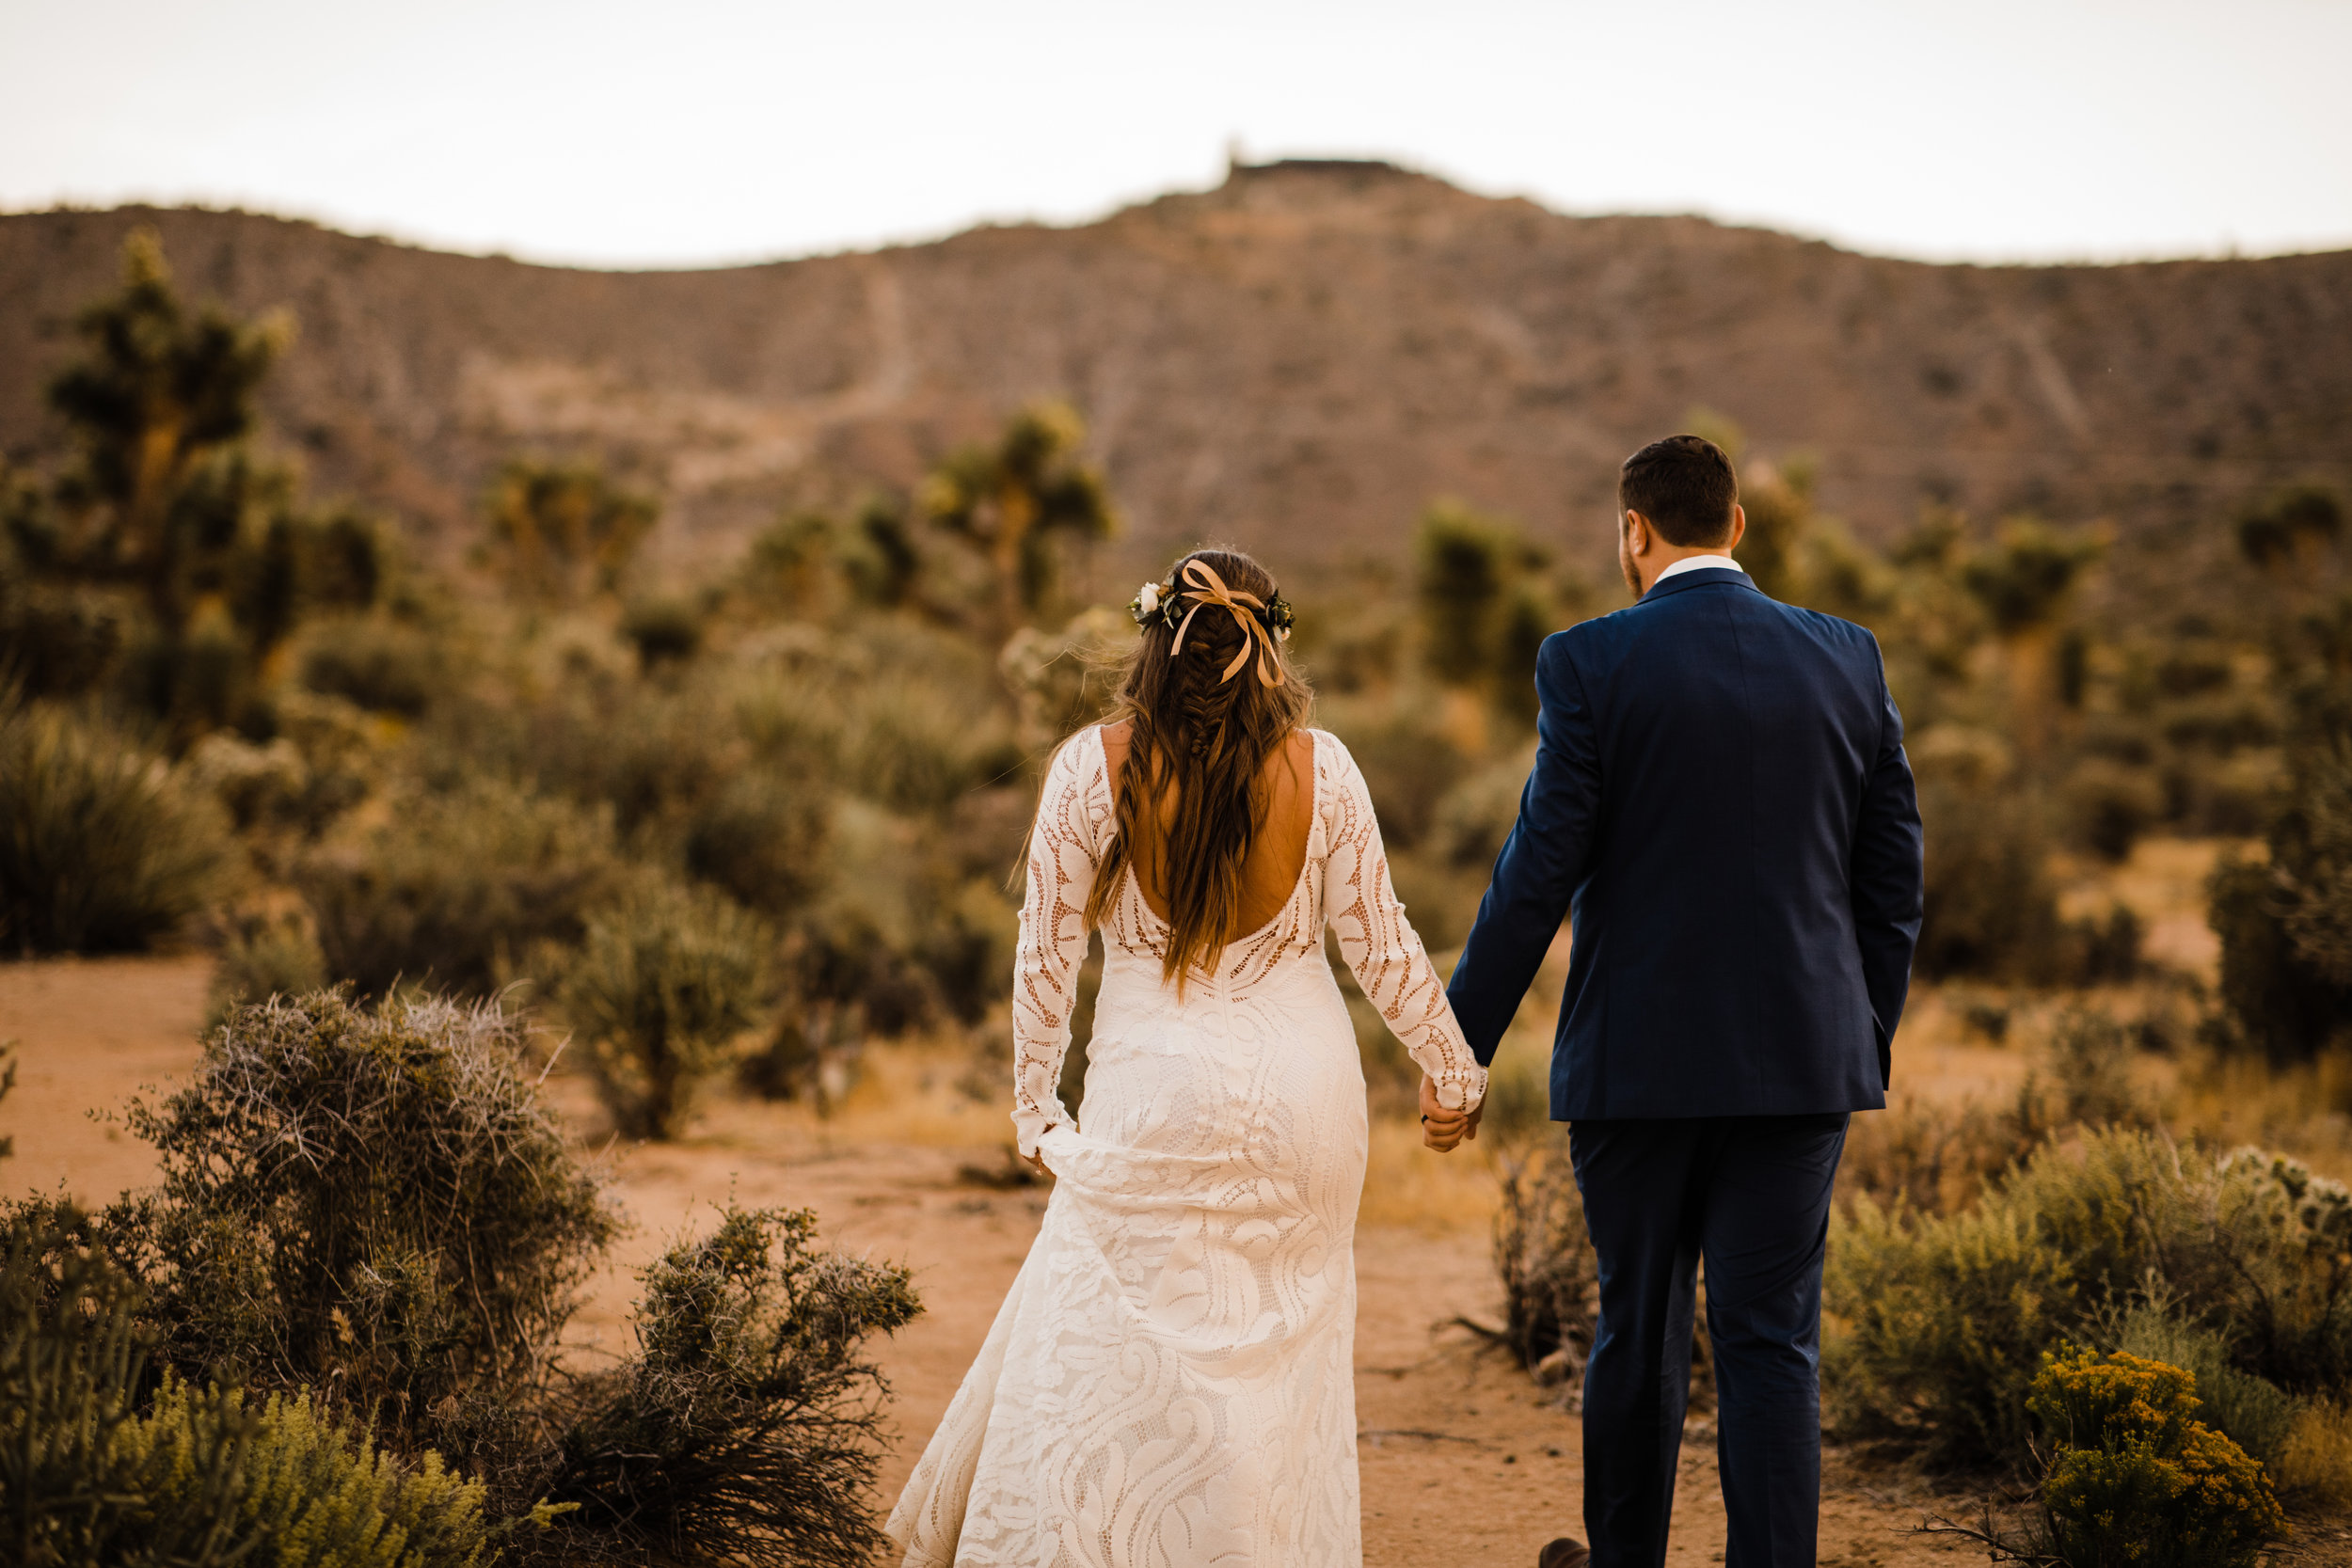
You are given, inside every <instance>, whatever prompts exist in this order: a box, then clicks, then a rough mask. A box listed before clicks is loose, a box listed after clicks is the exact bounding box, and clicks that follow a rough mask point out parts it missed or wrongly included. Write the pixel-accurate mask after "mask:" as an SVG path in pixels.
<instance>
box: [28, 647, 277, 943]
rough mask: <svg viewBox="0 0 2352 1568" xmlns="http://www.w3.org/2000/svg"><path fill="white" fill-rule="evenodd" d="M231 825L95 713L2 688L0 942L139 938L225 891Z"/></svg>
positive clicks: (152, 935) (145, 939) (176, 774)
mask: <svg viewBox="0 0 2352 1568" xmlns="http://www.w3.org/2000/svg"><path fill="white" fill-rule="evenodd" d="M231 848H232V845H231V841H230V823H229V820H228V817H227V815H226V814H225V813H223V812H222V811H221V810H220V809H219V807H218V806H216V805H215V803H214V802H213V801H212V800H210V799H208V798H207V796H206V795H205V794H204V792H202V791H201V790H199V789H198V788H197V787H195V786H194V785H193V784H190V783H189V781H188V780H187V779H186V778H185V777H184V776H183V774H182V773H181V772H180V771H179V770H178V769H175V768H172V767H171V766H170V765H169V764H168V763H167V762H166V761H165V760H164V759H163V758H162V757H160V756H158V755H156V754H155V753H153V752H150V751H148V750H147V749H146V748H144V747H142V746H140V745H138V744H136V743H135V741H133V740H132V739H131V738H130V737H129V736H126V735H124V734H123V733H121V732H119V731H118V730H116V729H115V728H114V727H112V726H111V725H109V724H107V723H105V722H103V721H99V720H95V719H92V718H88V717H86V716H82V715H78V714H75V713H72V712H69V711H67V710H65V709H63V708H59V707H55V706H51V705H45V704H25V703H22V702H19V701H18V700H17V699H16V698H15V696H14V694H13V693H12V692H9V691H8V690H6V689H0V947H8V948H14V949H17V950H18V951H20V952H28V953H59V952H63V953H104V952H119V951H124V950H129V949H135V948H140V947H144V946H146V945H147V944H148V943H149V942H152V941H154V940H155V939H156V938H157V937H160V936H163V935H165V934H166V933H167V932H169V931H171V930H172V929H174V928H175V927H179V926H180V925H182V924H183V922H185V921H187V920H188V919H189V918H190V917H192V916H194V915H196V914H198V913H199V912H200V911H203V910H204V909H205V908H206V907H207V906H209V905H210V904H211V903H212V901H213V900H214V898H215V897H216V896H217V895H219V894H220V893H222V892H223V891H224V889H225V885H226V878H227V873H228V871H229V869H230V863H231V859H230V857H231Z"/></svg>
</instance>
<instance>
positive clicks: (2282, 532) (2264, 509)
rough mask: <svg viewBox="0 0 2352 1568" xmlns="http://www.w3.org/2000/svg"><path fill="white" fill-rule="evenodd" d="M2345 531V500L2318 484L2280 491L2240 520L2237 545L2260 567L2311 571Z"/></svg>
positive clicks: (2247, 557) (2300, 485)
mask: <svg viewBox="0 0 2352 1568" xmlns="http://www.w3.org/2000/svg"><path fill="white" fill-rule="evenodd" d="M2343 533H2344V503H2343V502H2342V501H2341V500H2339V499H2337V498H2336V493H2335V492H2334V491H2333V490H2330V489H2328V488H2327V487H2326V486H2325V485H2319V484H2298V485H2295V486H2292V487H2290V488H2288V489H2285V490H2281V491H2280V492H2279V493H2278V494H2277V495H2275V496H2273V497H2271V498H2270V499H2269V501H2268V502H2267V503H2265V505H2263V506H2260V507H2257V508H2255V509H2254V510H2252V511H2250V512H2248V513H2247V514H2246V515H2244V516H2242V517H2240V518H2239V519H2238V525H2237V543H2238V548H2239V549H2241V550H2243V551H2244V552H2245V553H2246V559H2247V560H2249V561H2250V562H2253V563H2254V564H2255V565H2257V566H2262V567H2269V568H2284V569H2287V570H2288V571H2290V572H2308V571H2309V569H2310V568H2311V567H2312V564H2313V563H2314V558H2315V557H2316V556H2317V555H2318V554H2319V552H2320V551H2322V550H2324V549H2326V548H2327V547H2328V546H2331V545H2333V544H2334V543H2335V542H2336V541H2337V540H2338V539H2339V538H2340V537H2342V536H2343Z"/></svg>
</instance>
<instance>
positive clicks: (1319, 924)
mask: <svg viewBox="0 0 2352 1568" xmlns="http://www.w3.org/2000/svg"><path fill="white" fill-rule="evenodd" d="M1311 733H1312V738H1313V744H1314V791H1315V795H1314V811H1313V813H1312V817H1311V825H1310V828H1309V835H1308V844H1307V856H1306V864H1305V866H1304V867H1303V868H1302V870H1301V871H1300V873H1299V877H1298V881H1297V884H1296V885H1295V887H1294V888H1293V889H1292V890H1291V895H1290V898H1289V901H1288V902H1287V903H1285V904H1284V905H1283V907H1282V909H1281V911H1279V913H1278V914H1276V915H1275V917H1274V918H1273V919H1272V920H1270V921H1268V922H1267V923H1266V924H1265V925H1264V926H1263V927H1260V928H1259V929H1258V930H1257V931H1255V932H1253V933H1251V934H1250V935H1249V936H1247V937H1244V938H1242V939H1241V940H1240V941H1238V942H1233V943H1232V944H1231V945H1229V946H1228V947H1226V948H1225V950H1224V952H1223V953H1222V955H1221V956H1220V957H1219V958H1218V960H1217V963H1216V968H1215V970H1214V971H1213V972H1209V973H1203V974H1196V975H1195V976H1193V977H1192V978H1191V979H1189V980H1188V981H1187V982H1186V985H1185V988H1184V994H1183V996H1182V997H1181V998H1179V996H1178V995H1177V992H1176V988H1175V987H1173V986H1172V985H1169V984H1168V983H1166V982H1164V981H1163V979H1162V978H1161V973H1160V961H1161V960H1160V953H1161V951H1162V947H1161V942H1162V941H1163V939H1164V938H1165V936H1166V930H1167V928H1166V926H1165V924H1164V923H1163V922H1162V921H1161V920H1160V919H1159V918H1158V917H1157V916H1156V915H1154V914H1153V913H1152V911H1151V909H1150V907H1149V906H1148V905H1146V904H1145V902H1144V900H1143V896H1142V894H1141V891H1140V890H1139V889H1138V887H1137V886H1136V882H1135V880H1134V878H1133V876H1132V874H1131V875H1130V876H1129V877H1128V878H1127V879H1126V883H1125V885H1124V886H1123V887H1122V888H1121V889H1120V895H1119V896H1118V898H1117V900H1116V901H1115V902H1114V904H1113V905H1112V906H1111V912H1110V914H1109V916H1108V917H1107V919H1106V921H1105V924H1104V932H1103V937H1104V966H1103V985H1102V990H1101V992H1100V995H1099V997H1098V999H1097V1001H1096V1003H1095V1014H1094V1032H1093V1036H1092V1039H1091V1042H1090V1043H1089V1046H1088V1048H1087V1085H1086V1098H1085V1101H1084V1107H1083V1109H1084V1112H1085V1116H1084V1120H1083V1130H1081V1125H1080V1124H1079V1123H1078V1122H1077V1121H1075V1120H1073V1117H1072V1116H1071V1115H1070V1113H1069V1111H1068V1110H1067V1109H1066V1108H1064V1107H1063V1106H1062V1104H1061V1102H1060V1101H1059V1100H1058V1098H1057V1093H1056V1085H1057V1083H1058V1081H1059V1077H1060V1072H1061V1062H1062V1056H1063V1053H1064V1052H1065V1051H1066V1050H1067V1049H1068V1046H1069V1042H1070V1019H1071V1011H1072V1008H1073V1006H1074V999H1075V995H1076V976H1077V970H1078V966H1079V965H1080V963H1081V962H1082V961H1083V960H1084V958H1085V957H1086V946H1087V936H1088V932H1087V929H1086V923H1085V917H1084V911H1085V909H1086V905H1087V898H1088V894H1089V890H1090V889H1091V887H1092V885H1093V880H1094V868H1095V866H1096V865H1097V864H1098V863H1099V862H1100V859H1101V855H1102V851H1103V848H1104V845H1105V843H1106V841H1107V840H1108V837H1109V835H1110V834H1111V832H1113V831H1114V828H1115V820H1114V817H1113V815H1112V801H1111V785H1110V780H1109V776H1108V773H1107V770H1106V768H1105V763H1104V749H1103V739H1102V734H1101V731H1100V730H1099V729H1090V730H1087V731H1085V732H1082V733H1081V734H1079V735H1078V736H1075V737H1073V739H1072V740H1071V741H1070V743H1069V744H1068V745H1066V746H1065V747H1064V748H1063V749H1062V751H1061V753H1060V755H1059V756H1058V757H1057V758H1056V760H1055V763H1054V766H1053V768H1052V769H1051V770H1050V772H1049V774H1048V777H1047V779H1046V782H1045V789H1044V793H1043V798H1042V800H1041V802H1040V805H1039V810H1038V819H1037V830H1036V834H1035V836H1034V838H1033V840H1032V843H1031V847H1030V856H1029V872H1028V894H1027V898H1026V902H1025V906H1024V908H1023V911H1022V917H1021V946H1020V958H1019V963H1018V967H1017V971H1016V976H1015V987H1014V997H1013V1035H1014V1054H1015V1063H1014V1072H1015V1090H1014V1103H1015V1110H1014V1115H1013V1121H1014V1127H1015V1132H1016V1133H1017V1135H1018V1141H1019V1145H1020V1148H1021V1150H1022V1152H1023V1153H1024V1154H1029V1153H1041V1154H1042V1156H1043V1158H1044V1160H1045V1163H1046V1164H1047V1165H1048V1166H1049V1167H1051V1169H1052V1170H1053V1172H1054V1174H1055V1176H1056V1178H1057V1180H1056V1184H1055V1187H1054V1191H1053V1196H1052V1198H1051V1199H1050V1201H1049V1202H1048V1203H1047V1205H1046V1209H1045V1216H1044V1220H1043V1223H1042V1225H1041V1227H1040V1229H1039V1232H1038V1236H1037V1240H1036V1242H1035V1243H1034V1244H1033V1245H1032V1246H1031V1248H1030V1250H1029V1256H1028V1259H1027V1261H1026V1262H1025V1263H1024V1264H1023V1266H1022V1269H1021V1274H1020V1276H1019V1277H1018V1278H1017V1279H1016V1280H1015V1281H1014V1282H1013V1286H1012V1290H1011V1291H1010V1293H1009V1294H1008V1295H1007V1296H1006V1298H1005V1304H1004V1307H1003V1308H1002V1309H1001V1310H1000V1311H999V1312H998V1313H997V1315H996V1321H995V1323H994V1325H993V1327H992V1328H991V1329H990V1330H989V1335H988V1339H987V1341H986V1343H985V1344H984V1345H983V1346H982V1347H981V1350H980V1354H979V1357H978V1359H977V1361H976V1362H975V1363H974V1364H973V1367H972V1370H971V1371H970V1373H969V1374H967V1375H966V1377H965V1379H964V1382H963V1386H962V1387H961V1390H960V1391H959V1392H958V1393H957V1395H956V1397H955V1400H954V1402H952V1403H951V1404H950V1405H949V1406H948V1409H947V1414H946V1417H945V1418H943V1419H942V1421H941V1422H940V1426H939V1430H938V1432H937V1433H935V1434H934V1435H933V1436H932V1438H931V1441H930V1446H929V1447H928V1448H927V1449H925V1450H924V1453H923V1458H922V1461H921V1463H920V1464H918V1465H916V1466H915V1470H914V1475H913V1476H912V1477H911V1478H910V1479H909V1481H907V1485H906V1490H905V1492H904V1493H903V1494H902V1495H901V1497H899V1499H898V1508H897V1509H896V1510H895V1511H894V1512H893V1513H892V1514H891V1516H890V1521H889V1525H888V1528H889V1531H890V1533H891V1535H892V1537H893V1538H894V1539H895V1540H897V1541H898V1543H899V1544H902V1545H903V1546H904V1547H905V1551H906V1557H905V1562H906V1564H907V1568H947V1565H950V1564H953V1565H955V1568H1209V1565H1216V1568H1358V1565H1359V1563H1360V1562H1361V1560H1362V1540H1361V1528H1360V1518H1359V1491H1358V1480H1357V1470H1356V1415H1355V1407H1356V1402H1355V1386H1354V1367H1353V1350H1354V1340H1355V1323H1356V1269H1355V1257H1354V1252H1353V1244H1354V1235H1355V1228H1356V1210H1357V1203H1358V1199H1359V1196H1360V1195H1361V1192H1362V1188H1363V1178H1364V1162H1365V1156H1366V1151H1367V1144H1366V1125H1365V1110H1364V1084H1363V1072H1362V1068H1361V1066H1360V1064H1359V1060H1358V1056H1357V1045H1356V1037H1355V1032H1354V1029H1353V1027H1352V1025H1351V1023H1350V1022H1349V1018H1348V1012H1347V1006H1346V1004H1345V1002H1344V1001H1343V998H1342V997H1341V995H1340V990H1339V987H1338V985H1337V984H1336V983H1335V982H1334V980H1333V978H1332V974H1331V970H1330V966H1329V964H1328V962H1327V959H1326V958H1325V956H1324V945H1323V933H1324V931H1325V929H1326V927H1328V928H1329V929H1330V930H1331V931H1332V933H1333V934H1334V935H1335V936H1336V938H1337V940H1338V943H1339V948H1340V952H1341V954H1342V956H1343V958H1344V959H1345V961H1346V963H1347V965H1348V967H1349V968H1350V969H1351V970H1352V971H1353V972H1354V973H1355V975H1356V977H1357V980H1358V981H1359V984H1360V985H1361V986H1362V987H1363V990H1364V993H1365V995H1366V996H1368V997H1369V998H1370V999H1371V1000H1372V1002H1373V1004H1374V1006H1376V1007H1377V1008H1378V1009H1379V1011H1380V1014H1381V1016H1382V1018H1383V1019H1384V1020H1385V1021H1386V1022H1387V1023H1388V1025H1389V1027H1390V1028H1391V1029H1392V1030H1393V1031H1394V1032H1395V1033H1396V1035H1397V1037H1398V1038H1400V1039H1401V1040H1403V1041H1404V1043H1405V1045H1406V1049H1407V1050H1408V1051H1409V1052H1411V1053H1412V1055H1413V1057H1414V1059H1415V1060H1416V1061H1418V1062H1419V1063H1420V1064H1421V1065H1422V1068H1423V1069H1424V1070H1426V1071H1427V1072H1428V1073H1429V1074H1430V1076H1431V1077H1432V1078H1433V1079H1435V1080H1436V1082H1437V1084H1438V1094H1439V1098H1440V1100H1441V1101H1443V1102H1444V1103H1445V1104H1447V1105H1449V1106H1459V1105H1462V1104H1467V1103H1473V1102H1475V1101H1477V1100H1479V1099H1480V1098H1482V1097H1483V1096H1484V1094H1485V1092H1486V1073H1485V1070H1484V1069H1481V1068H1480V1067H1479V1066H1478V1065H1477V1063H1476V1061H1475V1060H1474V1059H1473V1058H1472V1057H1471V1055H1470V1051H1469V1050H1468V1048H1467V1047H1466V1046H1465V1045H1464V1044H1463V1041H1462V1036H1461V1031H1460V1030H1459V1028H1458V1027H1457V1026H1456V1025H1455V1023H1454V1015H1453V1012H1452V1010H1451V1009H1450V1008H1449V1007H1448V1006H1446V1001H1445V993H1444V990H1443V988H1442V987H1441V986H1440V984H1439V983H1438V977H1437V975H1436V974H1435V973H1434V972H1433V971H1432V970H1431V968H1430V964H1429V960H1428V958H1427V956H1426V955H1425V954H1424V953H1423V952H1422V945H1421V942H1420V940H1419V939H1418V938H1417V937H1416V936H1415V935H1414V934H1413V929H1412V927H1410V926H1409V925H1408V924H1406V920H1405V911H1404V908H1403V906H1402V905H1400V904H1399V903H1398V902H1397V899H1396V895H1395V892H1394V890H1393V889H1392V887H1391V884H1390V879H1389V867H1388V862H1387V859H1386V857H1385V856H1384V854H1383V853H1382V850H1381V845H1380V833H1379V828H1378V826H1377V824H1376V823H1375V820H1374V816H1373V811H1372V801H1371V797H1370V796H1369V794H1368V793H1367V792H1366V790H1365V787H1364V781H1363V776H1362V774H1361V773H1360V772H1359V771H1358V770H1357V768H1356V764H1355V760H1354V759H1353V758H1352V757H1350V756H1349V755H1348V753H1347V750H1346V748H1345V747H1343V745H1341V744H1340V742H1339V741H1338V740H1337V739H1336V738H1335V737H1333V736H1329V735H1327V734H1324V733H1322V732H1320V731H1316V732H1311Z"/></svg>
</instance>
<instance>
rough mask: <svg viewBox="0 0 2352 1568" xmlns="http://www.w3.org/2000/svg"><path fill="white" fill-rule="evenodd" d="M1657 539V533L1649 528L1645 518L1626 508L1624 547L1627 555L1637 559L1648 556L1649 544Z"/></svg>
mask: <svg viewBox="0 0 2352 1568" xmlns="http://www.w3.org/2000/svg"><path fill="white" fill-rule="evenodd" d="M1657 537H1658V531H1657V530H1655V529H1653V528H1651V527H1650V526H1649V519H1648V518H1647V517H1645V516H1643V515H1641V514H1640V513H1639V512H1636V511H1634V510H1633V509H1632V508H1631V507H1628V508H1626V514H1625V547H1626V550H1627V551H1628V553H1629V554H1631V555H1634V556H1637V557H1638V556H1645V555H1647V554H1649V546H1650V542H1651V541H1652V540H1654V539H1656V538H1657Z"/></svg>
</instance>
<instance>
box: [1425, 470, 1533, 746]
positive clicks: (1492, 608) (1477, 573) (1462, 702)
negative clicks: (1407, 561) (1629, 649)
mask: <svg viewBox="0 0 2352 1568" xmlns="http://www.w3.org/2000/svg"><path fill="white" fill-rule="evenodd" d="M1413 560H1414V568H1415V574H1414V575H1415V578H1416V583H1415V594H1416V596H1417V597H1418V598H1419V600H1420V603H1421V621H1422V664H1423V667H1424V668H1425V669H1426V670H1428V672H1429V673H1430V674H1431V675H1433V676H1435V677H1436V678H1437V679H1438V682H1439V683H1440V684H1442V685H1444V686H1445V687H1446V688H1448V689H1449V693H1450V697H1449V709H1450V711H1449V713H1448V715H1447V718H1448V723H1449V727H1451V728H1453V729H1454V730H1455V731H1456V732H1457V733H1458V737H1459V738H1460V739H1461V741H1462V742H1463V744H1464V745H1465V746H1466V747H1467V748H1468V749H1469V750H1470V751H1472V752H1478V751H1483V750H1484V749H1485V746H1486V715H1485V709H1484V708H1483V706H1482V705H1480V702H1479V701H1478V699H1490V700H1492V701H1494V702H1495V703H1497V704H1499V705H1502V707H1503V708H1504V709H1505V710H1506V711H1507V712H1510V713H1513V714H1516V715H1518V716H1520V717H1523V718H1527V719H1533V718H1534V678H1535V650H1536V648H1537V646H1538V645H1539V644H1541V643H1542V641H1543V640H1544V638H1545V637H1546V636H1547V635H1548V634H1549V633H1550V632H1551V631H1552V630H1554V629H1555V628H1556V626H1558V624H1559V617H1558V612H1557V607H1556V605H1555V604H1554V602H1553V595H1552V594H1550V592H1549V587H1548V585H1547V584H1546V583H1545V581H1544V580H1543V572H1544V568H1545V567H1546V565H1547V564H1549V560H1548V558H1547V556H1546V555H1545V553H1544V552H1543V551H1542V550H1541V549H1539V548H1537V547H1536V546H1534V545H1532V544H1530V543H1529V542H1528V541H1527V540H1526V539H1525V538H1524V537H1523V536H1522V535H1521V534H1520V533H1519V531H1518V529H1516V528H1515V527H1513V526H1512V525H1511V524H1509V523H1507V522H1504V521H1502V520H1500V519H1497V518H1493V517H1486V516H1482V515H1479V514H1478V513H1475V512H1472V511H1470V509H1469V508H1468V507H1465V506H1462V505H1461V504H1459V503H1458V502H1454V501H1438V502H1435V503H1434V504H1432V505H1431V506H1430V507H1429V509H1428V510H1427V511H1426V512H1424V513H1422V519H1421V528H1420V530H1419V531H1418V532H1417V533H1416V534H1415V535H1414V540H1413Z"/></svg>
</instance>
